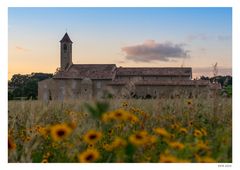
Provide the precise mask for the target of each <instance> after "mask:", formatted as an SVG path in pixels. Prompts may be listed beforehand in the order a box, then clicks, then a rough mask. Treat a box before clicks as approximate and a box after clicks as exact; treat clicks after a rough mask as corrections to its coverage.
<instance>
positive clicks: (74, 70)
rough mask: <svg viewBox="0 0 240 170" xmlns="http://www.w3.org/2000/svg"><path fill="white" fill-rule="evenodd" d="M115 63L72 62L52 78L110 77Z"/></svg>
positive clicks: (112, 74)
mask: <svg viewBox="0 0 240 170" xmlns="http://www.w3.org/2000/svg"><path fill="white" fill-rule="evenodd" d="M115 68H116V65H115V64H73V65H71V66H70V67H69V69H67V70H66V71H60V72H58V73H57V74H56V75H55V76H54V77H53V78H54V79H84V78H90V79H112V78H113V76H114V70H115Z"/></svg>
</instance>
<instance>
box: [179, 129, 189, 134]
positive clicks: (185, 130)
mask: <svg viewBox="0 0 240 170" xmlns="http://www.w3.org/2000/svg"><path fill="white" fill-rule="evenodd" d="M179 132H180V133H182V134H187V132H188V130H187V129H186V128H180V129H179Z"/></svg>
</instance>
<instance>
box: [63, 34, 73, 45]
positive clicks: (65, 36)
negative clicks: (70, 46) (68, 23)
mask: <svg viewBox="0 0 240 170" xmlns="http://www.w3.org/2000/svg"><path fill="white" fill-rule="evenodd" d="M60 42H61V43H62V42H70V43H72V41H71V39H70V38H69V36H68V34H67V33H65V35H64V36H63V38H62V40H61V41H60Z"/></svg>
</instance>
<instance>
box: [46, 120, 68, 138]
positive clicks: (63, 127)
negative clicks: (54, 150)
mask: <svg viewBox="0 0 240 170" xmlns="http://www.w3.org/2000/svg"><path fill="white" fill-rule="evenodd" d="M50 132H51V136H52V139H53V140H54V141H60V140H62V139H65V138H66V137H67V136H69V135H70V134H71V133H72V129H71V128H70V127H69V126H68V125H67V124H65V123H62V124H56V125H53V126H52V127H51V128H50Z"/></svg>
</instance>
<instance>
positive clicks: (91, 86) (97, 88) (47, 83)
mask: <svg viewBox="0 0 240 170" xmlns="http://www.w3.org/2000/svg"><path fill="white" fill-rule="evenodd" d="M109 82H111V80H91V79H88V78H85V79H83V80H80V79H76V80H74V79H67V80H64V79H47V80H43V81H41V82H39V83H38V99H40V100H45V101H48V100H51V99H52V100H61V101H62V100H68V99H70V100H71V99H79V98H84V99H91V98H101V97H103V96H104V92H105V91H108V90H109V88H108V87H107V84H108V83H109Z"/></svg>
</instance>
